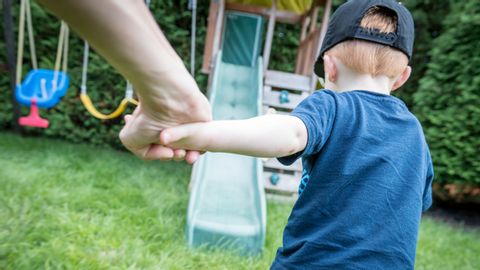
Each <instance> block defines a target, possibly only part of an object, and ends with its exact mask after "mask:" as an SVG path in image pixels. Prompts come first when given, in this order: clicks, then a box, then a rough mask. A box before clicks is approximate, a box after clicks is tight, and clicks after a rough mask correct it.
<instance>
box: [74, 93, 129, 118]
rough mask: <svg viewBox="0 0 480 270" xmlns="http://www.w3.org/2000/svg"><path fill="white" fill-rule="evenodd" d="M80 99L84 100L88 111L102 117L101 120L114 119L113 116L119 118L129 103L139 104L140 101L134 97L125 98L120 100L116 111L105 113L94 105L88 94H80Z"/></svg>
mask: <svg viewBox="0 0 480 270" xmlns="http://www.w3.org/2000/svg"><path fill="white" fill-rule="evenodd" d="M80 100H81V101H82V103H83V106H85V108H86V109H87V111H88V112H89V113H90V114H91V115H93V116H94V117H96V118H98V119H101V120H109V119H113V118H117V117H119V116H120V115H122V113H123V112H124V111H125V109H126V108H127V106H128V103H131V104H134V105H138V101H136V100H135V99H133V98H124V99H123V100H122V101H121V102H120V105H118V107H117V108H116V109H115V111H113V112H112V113H110V114H103V113H101V112H99V111H98V110H97V109H96V108H95V106H93V103H92V100H91V99H90V97H89V96H88V95H87V94H80Z"/></svg>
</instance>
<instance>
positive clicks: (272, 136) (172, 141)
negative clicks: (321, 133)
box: [160, 115, 307, 157]
mask: <svg viewBox="0 0 480 270" xmlns="http://www.w3.org/2000/svg"><path fill="white" fill-rule="evenodd" d="M160 142H161V143H162V144H164V145H167V146H170V147H173V148H182V149H188V150H199V151H211V152H228V153H236V154H241V155H248V156H257V157H283V156H288V155H291V154H294V153H297V152H299V151H302V150H303V149H304V148H305V146H306V144H307V129H306V127H305V124H304V123H303V122H302V120H300V119H299V118H297V117H294V116H287V115H264V116H259V117H255V118H250V119H246V120H225V121H212V122H206V123H194V124H186V125H181V126H176V127H172V128H167V129H165V130H164V131H162V133H161V134H160Z"/></svg>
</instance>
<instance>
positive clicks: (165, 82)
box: [120, 66, 212, 164]
mask: <svg viewBox="0 0 480 270" xmlns="http://www.w3.org/2000/svg"><path fill="white" fill-rule="evenodd" d="M153 79H154V80H155V81H156V83H155V84H154V83H153V82H150V83H149V82H148V81H143V83H144V84H147V85H141V86H138V87H149V89H152V88H155V91H154V93H156V94H155V95H151V94H149V95H147V96H146V97H145V98H143V96H139V98H140V104H139V106H138V107H137V108H136V109H135V111H134V112H133V114H132V115H126V116H125V122H126V123H125V126H124V127H123V129H122V130H121V132H120V140H121V141H122V143H123V145H124V146H125V147H126V148H127V149H128V150H130V151H131V152H132V153H134V154H135V155H137V156H138V157H140V158H142V159H145V160H153V159H159V160H171V159H174V160H184V159H185V161H186V162H187V163H190V164H192V163H194V162H195V161H196V160H197V158H198V157H199V156H200V153H199V152H198V151H185V150H183V149H171V148H169V147H166V146H163V145H161V144H160V132H161V131H162V130H163V129H165V128H167V127H172V126H176V125H178V124H184V123H191V122H205V121H210V120H211V117H212V116H211V111H210V105H209V103H208V101H207V99H206V98H205V96H204V95H203V94H201V92H200V91H199V90H198V87H197V85H196V83H195V81H194V80H193V78H192V77H191V76H190V74H189V73H188V72H187V70H186V69H185V68H184V67H183V66H178V68H172V69H171V70H169V71H168V72H162V73H160V74H157V75H156V76H154V78H153ZM139 93H141V92H139ZM150 93H151V92H150Z"/></svg>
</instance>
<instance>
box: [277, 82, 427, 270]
mask: <svg viewBox="0 0 480 270" xmlns="http://www.w3.org/2000/svg"><path fill="white" fill-rule="evenodd" d="M292 115H293V116H296V117H298V118H300V119H301V120H302V121H303V122H304V123H305V126H306V127H307V131H308V142H307V146H306V147H305V149H304V150H303V151H302V152H299V153H296V154H294V155H291V156H288V157H283V158H279V161H280V162H281V163H283V164H285V165H289V164H292V163H293V162H294V161H295V160H296V159H298V158H300V157H301V158H302V161H303V167H304V175H303V177H302V181H301V184H300V189H299V198H298V200H297V202H296V203H295V205H294V207H293V210H292V213H291V214H290V217H289V219H288V224H287V226H286V228H285V231H284V235H283V247H281V248H279V249H278V251H277V255H276V258H275V260H274V262H273V264H272V267H271V269H402V270H404V269H413V267H414V262H415V250H416V243H417V235H418V229H419V224H420V217H421V212H422V210H426V209H427V208H429V207H430V205H431V202H432V199H431V182H432V178H433V168H432V162H431V158H430V153H429V150H428V146H427V143H426V141H425V137H424V134H423V131H422V127H421V125H420V123H419V122H418V120H417V119H416V118H415V116H414V115H413V114H411V113H410V112H409V111H408V109H407V107H406V106H405V104H404V103H403V102H402V101H401V100H399V99H397V98H395V97H393V96H388V95H382V94H377V93H374V92H369V91H351V92H344V93H335V92H332V91H330V90H322V91H318V92H315V93H314V94H312V95H311V96H310V97H308V98H306V99H305V100H304V101H302V103H300V105H299V106H298V107H297V108H296V109H295V110H294V111H293V112H292Z"/></svg>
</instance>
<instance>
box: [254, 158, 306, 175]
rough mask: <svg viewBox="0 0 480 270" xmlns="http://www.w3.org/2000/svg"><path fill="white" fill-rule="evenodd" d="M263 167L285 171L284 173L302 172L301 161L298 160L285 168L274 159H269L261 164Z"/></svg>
mask: <svg viewBox="0 0 480 270" xmlns="http://www.w3.org/2000/svg"><path fill="white" fill-rule="evenodd" d="M263 167H266V168H271V169H277V170H285V171H297V172H302V170H303V168H302V160H301V159H298V160H297V161H295V162H294V163H293V164H292V165H290V166H285V165H283V164H282V163H280V162H278V160H277V159H276V158H269V159H268V160H267V161H264V162H263Z"/></svg>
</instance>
